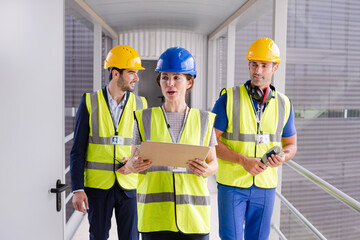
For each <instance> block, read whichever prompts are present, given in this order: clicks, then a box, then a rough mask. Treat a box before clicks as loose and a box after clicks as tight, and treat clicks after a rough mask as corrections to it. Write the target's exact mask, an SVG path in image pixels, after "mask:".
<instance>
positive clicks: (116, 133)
mask: <svg viewBox="0 0 360 240" xmlns="http://www.w3.org/2000/svg"><path fill="white" fill-rule="evenodd" d="M117 135H118V132H117V130H116V129H115V136H117ZM113 146H114V157H113V160H114V163H113V171H114V174H115V180H116V173H115V171H116V169H115V166H116V162H115V158H116V145H115V144H114V145H113ZM116 181H117V180H116Z"/></svg>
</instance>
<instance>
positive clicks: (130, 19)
mask: <svg viewBox="0 0 360 240" xmlns="http://www.w3.org/2000/svg"><path fill="white" fill-rule="evenodd" d="M245 2H247V0H183V1H176V0H86V3H87V4H88V5H89V6H90V7H91V8H92V9H94V11H95V12H96V13H97V14H98V15H100V16H101V17H102V18H103V19H104V20H105V21H106V22H107V24H109V25H110V26H111V27H112V28H113V29H114V30H116V31H118V32H121V31H130V30H136V29H159V28H163V29H178V30H187V31H193V32H196V33H200V34H205V35H208V34H209V33H211V32H212V31H214V30H215V29H216V28H217V27H218V26H219V25H220V24H222V23H223V22H224V21H225V20H226V19H227V18H228V17H229V16H231V15H232V14H233V13H234V12H235V11H236V10H237V9H239V8H240V7H241V6H242V5H243V4H244V3H245Z"/></svg>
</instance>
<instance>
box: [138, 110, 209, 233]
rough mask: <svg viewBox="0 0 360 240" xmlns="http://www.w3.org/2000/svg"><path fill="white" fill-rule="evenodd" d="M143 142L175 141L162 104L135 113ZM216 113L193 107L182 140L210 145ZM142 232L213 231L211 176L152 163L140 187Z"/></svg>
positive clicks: (141, 175) (186, 142) (139, 207)
mask: <svg viewBox="0 0 360 240" xmlns="http://www.w3.org/2000/svg"><path fill="white" fill-rule="evenodd" d="M135 118H136V120H137V122H138V126H139V132H140V136H141V139H142V140H143V141H149V140H150V141H156V142H172V139H171V135H170V133H169V130H168V128H167V124H166V120H165V117H164V114H163V111H162V109H161V108H160V107H156V108H151V109H146V110H140V111H136V112H135ZM214 120H215V114H213V113H210V112H206V111H200V110H198V109H194V108H191V109H190V111H189V113H188V116H187V119H186V123H185V126H184V129H183V131H182V133H181V136H180V140H179V143H182V144H191V145H202V146H209V142H210V138H211V134H212V131H213V124H214ZM137 201H138V204H137V206H138V219H139V220H138V221H139V222H138V228H139V231H140V232H156V231H172V232H178V231H181V232H183V233H189V234H207V233H209V232H210V195H209V191H208V188H207V178H206V177H198V176H196V175H195V174H193V173H192V171H191V170H190V169H186V172H184V173H177V172H172V168H171V167H164V166H152V167H150V168H149V169H147V170H146V171H144V172H141V173H139V182H138V188H137Z"/></svg>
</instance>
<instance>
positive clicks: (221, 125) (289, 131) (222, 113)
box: [212, 93, 296, 137]
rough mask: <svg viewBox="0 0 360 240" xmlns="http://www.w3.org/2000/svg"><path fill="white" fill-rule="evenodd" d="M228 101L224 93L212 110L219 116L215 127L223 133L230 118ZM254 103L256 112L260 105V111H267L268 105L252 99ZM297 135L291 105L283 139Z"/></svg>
mask: <svg viewBox="0 0 360 240" xmlns="http://www.w3.org/2000/svg"><path fill="white" fill-rule="evenodd" d="M226 100H227V94H226V93H224V94H223V95H221V96H220V97H219V99H218V100H217V101H216V103H215V105H214V108H213V109H212V112H213V113H215V114H216V115H217V116H216V119H215V123H214V127H215V128H216V129H218V130H220V131H223V132H225V130H226V127H227V125H228V118H227V115H226ZM252 101H253V103H254V104H253V105H254V108H255V111H256V109H258V105H259V104H260V109H263V111H264V110H265V108H266V103H265V104H262V103H259V102H258V101H256V100H255V99H254V98H252ZM295 134H296V128H295V119H294V109H293V106H292V104H291V110H290V116H289V119H288V121H287V122H286V124H285V126H284V128H283V133H282V137H292V136H294V135H295Z"/></svg>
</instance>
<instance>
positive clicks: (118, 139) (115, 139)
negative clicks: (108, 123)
mask: <svg viewBox="0 0 360 240" xmlns="http://www.w3.org/2000/svg"><path fill="white" fill-rule="evenodd" d="M111 144H113V145H124V137H123V136H112V137H111Z"/></svg>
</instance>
